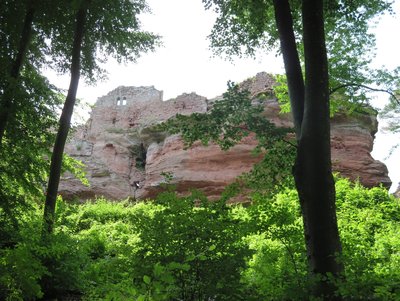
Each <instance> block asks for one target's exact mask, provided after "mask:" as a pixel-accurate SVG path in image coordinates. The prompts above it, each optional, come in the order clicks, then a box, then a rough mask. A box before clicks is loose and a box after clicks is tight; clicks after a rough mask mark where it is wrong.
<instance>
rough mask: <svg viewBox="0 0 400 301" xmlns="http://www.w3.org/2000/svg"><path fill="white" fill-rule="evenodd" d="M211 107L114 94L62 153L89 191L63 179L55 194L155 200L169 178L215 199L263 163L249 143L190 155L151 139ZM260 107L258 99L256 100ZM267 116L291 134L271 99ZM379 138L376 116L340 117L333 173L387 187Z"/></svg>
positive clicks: (133, 91) (257, 86)
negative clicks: (158, 127) (178, 119)
mask: <svg viewBox="0 0 400 301" xmlns="http://www.w3.org/2000/svg"><path fill="white" fill-rule="evenodd" d="M272 85H273V80H272V78H271V77H270V76H269V75H267V74H266V73H260V74H258V75H257V76H256V77H255V78H253V79H250V80H247V81H245V82H244V83H243V86H245V87H246V88H247V89H248V90H249V91H250V92H251V94H252V95H253V96H256V95H259V94H260V93H265V94H267V95H271V93H270V92H271V87H272ZM214 101H216V100H215V99H211V100H208V99H206V98H205V97H202V96H199V95H197V94H195V93H191V94H183V95H181V96H178V97H177V98H175V99H171V100H168V101H163V100H162V92H161V91H158V90H156V89H155V88H154V87H118V88H117V89H115V90H113V91H111V92H110V93H109V94H107V95H106V96H103V97H100V98H99V99H98V101H97V102H96V104H95V106H94V108H93V111H92V113H91V118H90V120H89V121H88V122H87V124H86V125H85V126H82V127H80V128H79V129H77V130H76V132H75V133H74V135H73V137H72V138H71V140H70V141H69V142H68V144H67V146H66V152H67V153H68V154H70V155H71V156H73V157H75V158H77V159H79V160H81V161H83V163H85V164H86V170H87V176H88V179H89V182H90V187H85V186H83V185H82V184H80V182H79V181H78V180H76V179H74V178H73V177H72V176H70V175H68V174H67V175H64V177H63V179H62V181H61V184H60V190H59V191H60V193H61V194H62V195H63V196H64V198H67V199H70V198H78V199H87V198H93V197H95V196H105V197H107V198H110V199H122V198H126V197H136V198H141V199H143V198H147V197H154V196H155V195H156V194H157V193H158V192H160V191H161V190H162V185H160V184H162V183H163V182H164V177H163V175H162V174H163V173H170V174H171V175H172V176H173V178H172V183H175V184H176V185H177V189H178V191H179V192H182V193H185V192H188V191H189V190H190V189H191V188H197V189H200V190H202V191H203V192H205V193H206V195H208V196H210V197H212V198H213V197H217V196H218V195H219V194H220V193H221V191H222V190H223V188H224V187H225V186H226V185H227V184H229V183H231V182H232V181H233V180H234V179H235V178H236V177H237V176H238V175H240V174H242V173H243V172H247V171H249V170H250V169H251V167H252V165H253V164H254V163H256V162H257V161H258V160H259V159H260V158H259V157H254V156H253V155H252V154H251V151H252V149H253V148H254V146H255V145H256V141H255V139H254V138H253V137H252V136H249V137H246V138H245V139H243V141H242V142H241V143H240V144H239V145H237V146H235V147H233V148H232V149H230V150H229V151H227V152H223V151H221V150H220V149H219V148H218V147H217V146H215V145H210V146H208V147H205V146H202V145H201V144H200V143H195V144H194V145H193V146H192V147H190V148H189V149H187V150H184V149H183V142H182V140H181V138H180V137H179V136H178V135H167V134H165V133H160V132H155V131H153V130H152V126H153V125H155V124H158V123H160V122H162V121H165V120H167V119H169V118H171V117H173V116H175V115H176V114H177V113H180V114H187V115H189V114H191V113H194V112H199V113H205V112H207V111H208V110H209V109H210V107H211V106H212V103H213V102H214ZM255 101H257V99H255ZM263 104H264V105H265V115H266V117H267V118H269V119H270V120H271V121H273V122H274V123H275V124H276V125H277V126H291V124H292V123H291V120H290V117H289V116H288V115H282V114H279V106H278V103H277V102H276V100H275V99H274V98H272V97H271V99H267V100H263ZM376 130H377V121H376V117H375V116H370V115H361V114H360V115H357V116H351V117H349V116H343V115H339V116H336V117H335V118H333V120H332V130H331V139H332V163H333V167H334V170H336V171H339V172H340V173H341V174H342V175H344V176H346V177H349V178H351V179H359V180H360V182H361V183H363V184H364V185H366V186H375V185H379V184H380V183H382V184H383V185H385V186H389V185H390V183H391V182H390V179H389V177H388V171H387V168H386V166H385V165H384V164H383V163H381V162H379V161H376V160H374V159H373V158H372V157H371V155H370V152H371V151H372V146H373V140H374V134H375V132H376Z"/></svg>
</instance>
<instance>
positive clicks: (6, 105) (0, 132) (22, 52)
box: [0, 0, 36, 148]
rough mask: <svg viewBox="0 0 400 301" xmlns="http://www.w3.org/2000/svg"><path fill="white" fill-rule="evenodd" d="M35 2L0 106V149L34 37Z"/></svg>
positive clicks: (29, 7)
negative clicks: (17, 85)
mask: <svg viewBox="0 0 400 301" xmlns="http://www.w3.org/2000/svg"><path fill="white" fill-rule="evenodd" d="M35 10H36V8H35V0H32V1H30V2H29V5H28V10H27V12H26V14H25V20H24V25H23V27H22V32H21V38H20V41H19V47H18V52H17V55H16V57H15V60H14V61H13V63H12V65H11V69H10V78H9V82H8V84H7V86H6V87H5V89H4V94H3V98H2V100H1V104H0V148H1V145H2V141H3V136H4V132H5V130H6V126H7V123H8V120H9V118H10V116H11V115H12V111H13V106H14V104H13V102H14V92H15V85H16V84H17V80H18V78H19V75H20V72H21V68H22V65H23V63H24V60H25V58H26V53H27V52H28V47H29V44H30V41H31V36H32V23H33V17H34V15H35Z"/></svg>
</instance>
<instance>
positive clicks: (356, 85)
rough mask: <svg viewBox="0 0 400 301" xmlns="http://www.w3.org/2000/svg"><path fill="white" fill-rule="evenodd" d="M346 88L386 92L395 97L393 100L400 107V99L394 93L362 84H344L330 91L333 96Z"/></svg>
mask: <svg viewBox="0 0 400 301" xmlns="http://www.w3.org/2000/svg"><path fill="white" fill-rule="evenodd" d="M346 87H359V88H364V89H368V90H371V91H374V92H384V93H387V94H389V95H390V96H391V97H393V99H394V100H395V101H396V102H397V103H398V104H399V105H400V99H398V98H397V96H396V94H394V93H393V92H391V91H390V90H385V89H377V88H372V87H369V86H366V85H362V84H354V83H346V84H342V85H339V86H337V87H335V88H333V89H331V90H330V92H329V94H333V93H335V92H336V91H338V90H340V89H343V88H346Z"/></svg>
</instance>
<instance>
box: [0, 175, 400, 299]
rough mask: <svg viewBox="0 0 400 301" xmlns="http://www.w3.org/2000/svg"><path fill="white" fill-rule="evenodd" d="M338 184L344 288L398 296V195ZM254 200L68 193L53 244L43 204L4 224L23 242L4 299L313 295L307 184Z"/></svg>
mask: <svg viewBox="0 0 400 301" xmlns="http://www.w3.org/2000/svg"><path fill="white" fill-rule="evenodd" d="M336 191H337V209H338V210H337V212H338V221H339V229H340V233H341V237H342V243H343V257H342V258H341V260H342V261H343V262H344V263H345V264H346V267H347V268H346V281H343V282H341V283H338V285H337V286H338V288H339V290H338V294H340V295H341V296H342V297H343V298H344V299H354V300H366V299H370V298H373V299H374V300H396V298H397V297H398V296H399V294H400V287H399V286H398V283H399V282H400V272H399V271H400V258H399V254H400V239H399V236H398V235H397V233H398V232H399V231H400V220H399V216H400V211H399V210H400V204H399V200H398V199H394V198H392V197H390V196H388V194H387V191H386V190H385V189H383V188H372V189H366V188H363V187H362V186H361V185H359V184H352V183H350V182H349V181H348V180H345V179H338V180H337V181H336ZM252 202H253V205H252V206H249V207H243V206H241V205H230V206H227V205H226V204H225V201H224V200H220V201H217V202H209V201H208V200H207V199H206V198H205V197H204V196H202V195H201V194H200V193H198V192H193V194H192V195H191V196H188V197H178V196H177V195H176V194H175V192H174V191H173V190H171V189H170V190H169V191H166V192H164V193H162V194H160V195H159V196H158V198H157V199H156V200H154V201H150V200H148V201H146V202H141V203H129V202H128V201H125V202H118V203H114V202H110V201H106V200H103V199H98V200H96V201H93V202H89V203H86V204H84V205H82V204H76V205H74V204H68V203H64V202H63V201H62V200H59V201H58V205H57V211H56V216H57V220H56V224H55V229H54V235H52V236H49V237H48V238H47V239H48V241H46V242H44V241H43V240H42V238H41V231H40V225H41V222H42V221H41V218H42V217H41V210H40V207H36V209H35V210H34V211H26V212H24V213H21V216H20V218H21V220H22V226H21V228H20V229H19V230H18V231H17V232H15V230H10V229H5V232H8V231H11V232H8V234H9V235H10V236H13V237H14V239H15V240H16V245H15V247H12V248H11V247H7V246H2V247H1V248H0V296H1V299H3V300H35V299H38V298H41V297H43V296H44V297H47V298H60V297H67V296H69V297H70V298H74V297H75V298H76V297H79V298H81V299H82V300H209V299H213V300H306V299H308V297H309V294H310V287H311V283H312V281H313V278H312V277H311V275H310V274H308V273H307V268H306V267H307V260H306V250H305V246H304V241H303V229H302V228H303V223H302V217H301V214H300V207H299V203H298V199H297V193H296V191H295V190H294V189H293V188H283V189H281V191H280V192H279V193H276V194H274V195H270V194H268V195H266V194H265V193H263V192H255V193H254V194H253V195H252ZM12 231H14V232H12ZM44 263H45V264H44Z"/></svg>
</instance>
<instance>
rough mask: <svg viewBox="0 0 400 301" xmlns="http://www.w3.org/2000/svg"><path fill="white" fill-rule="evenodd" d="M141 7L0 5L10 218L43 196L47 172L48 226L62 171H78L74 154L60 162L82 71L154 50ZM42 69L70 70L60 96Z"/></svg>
mask: <svg viewBox="0 0 400 301" xmlns="http://www.w3.org/2000/svg"><path fill="white" fill-rule="evenodd" d="M146 11H148V7H147V4H146V2H145V1H143V0H137V1H130V0H121V1H97V0H90V1H89V0H76V1H57V2H54V1H37V0H24V1H13V0H10V1H2V3H1V4H0V12H1V13H0V39H1V45H2V46H1V49H0V64H1V66H2V68H1V71H0V158H1V160H0V162H1V163H0V187H1V190H0V214H6V215H7V216H9V217H10V223H14V224H16V223H17V220H18V219H17V218H15V217H17V216H18V214H16V213H15V214H14V211H18V210H21V208H22V207H23V206H24V205H27V204H31V203H32V202H35V201H38V200H41V199H42V198H43V197H44V194H43V191H44V190H45V189H44V188H45V183H46V182H47V180H48V179H49V178H50V181H49V185H48V189H47V191H48V193H47V195H46V198H47V199H48V200H47V202H46V203H47V204H48V206H47V207H46V209H47V210H46V211H45V213H46V214H45V216H46V217H47V218H46V221H47V222H48V228H49V229H51V220H52V215H53V214H54V211H53V210H52V209H54V203H55V198H56V194H57V189H58V181H59V175H60V173H61V170H62V169H70V170H72V171H76V172H77V175H78V177H80V176H81V175H82V174H81V172H79V169H78V168H77V167H78V166H79V163H78V162H76V161H74V160H72V159H71V158H66V159H65V160H64V163H63V164H64V165H63V167H61V164H62V160H63V149H64V144H65V140H66V137H67V134H68V130H69V128H70V122H71V116H72V112H73V108H74V105H75V99H76V91H77V88H78V83H79V78H80V76H81V75H82V76H83V77H84V78H85V79H86V80H87V81H88V82H94V81H95V80H96V79H98V78H101V77H102V76H103V75H104V74H105V73H104V70H102V68H101V64H102V63H105V62H106V61H107V59H108V58H110V57H113V58H115V59H116V60H117V61H118V62H122V61H124V62H131V61H135V60H136V58H137V57H138V56H139V55H140V54H141V53H143V52H146V51H150V50H153V49H154V48H155V47H156V45H157V43H158V36H156V35H154V34H152V33H150V32H146V31H143V30H141V25H140V21H139V14H140V13H142V12H146ZM42 68H52V69H54V70H56V71H57V72H59V73H63V74H65V73H69V72H70V74H71V84H70V88H69V90H68V95H67V98H66V100H65V102H64V98H65V96H63V95H62V93H61V91H60V90H58V89H57V88H56V87H54V86H53V85H51V84H50V83H49V82H48V80H47V79H46V78H45V77H44V76H42V75H41V70H42ZM63 103H64V105H63ZM60 112H61V118H60V119H59V113H60ZM55 141H56V143H55ZM54 145H55V146H54ZM53 146H54V150H53V152H51V151H50V150H51V149H52V147H53ZM50 161H51V165H50ZM81 178H82V177H81ZM55 184H57V185H55ZM54 190H56V192H55V193H53V192H52V191H54ZM53 196H54V198H53Z"/></svg>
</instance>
